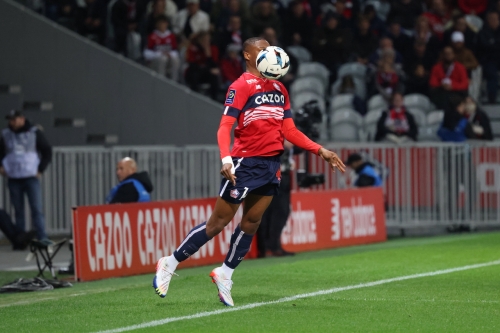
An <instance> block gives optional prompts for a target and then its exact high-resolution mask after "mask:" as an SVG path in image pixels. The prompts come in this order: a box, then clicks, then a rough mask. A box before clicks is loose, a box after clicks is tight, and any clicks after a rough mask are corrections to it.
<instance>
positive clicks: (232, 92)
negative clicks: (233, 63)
mask: <svg viewBox="0 0 500 333" xmlns="http://www.w3.org/2000/svg"><path fill="white" fill-rule="evenodd" d="M234 97H236V90H235V89H231V90H229V93H228V94H227V98H226V104H233V102H234Z"/></svg>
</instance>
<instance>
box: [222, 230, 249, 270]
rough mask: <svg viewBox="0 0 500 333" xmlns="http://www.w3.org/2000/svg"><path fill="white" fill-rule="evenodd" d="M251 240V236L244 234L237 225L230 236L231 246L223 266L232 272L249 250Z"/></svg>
mask: <svg viewBox="0 0 500 333" xmlns="http://www.w3.org/2000/svg"><path fill="white" fill-rule="evenodd" d="M252 239H253V235H249V234H246V233H244V232H243V231H242V230H241V228H240V225H239V224H238V226H237V227H236V229H235V230H234V233H233V235H232V236H231V245H230V246H229V252H228V253H227V255H226V260H224V265H225V266H226V267H228V268H230V269H233V270H234V269H235V268H236V267H237V266H238V265H239V264H240V262H241V261H242V260H243V258H244V257H245V256H246V254H247V253H248V251H249V250H250V244H252ZM223 267H224V266H223ZM226 275H227V272H226ZM231 275H232V274H231Z"/></svg>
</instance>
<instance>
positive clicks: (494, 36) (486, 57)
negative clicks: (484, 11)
mask: <svg viewBox="0 0 500 333" xmlns="http://www.w3.org/2000/svg"><path fill="white" fill-rule="evenodd" d="M477 50H478V53H479V61H480V62H481V65H482V66H483V73H484V77H485V78H486V88H487V91H488V101H489V102H490V103H496V99H497V91H498V69H500V19H499V14H498V13H497V12H490V13H488V15H487V16H486V24H485V25H484V26H483V29H481V31H480V32H479V34H478V36H477Z"/></svg>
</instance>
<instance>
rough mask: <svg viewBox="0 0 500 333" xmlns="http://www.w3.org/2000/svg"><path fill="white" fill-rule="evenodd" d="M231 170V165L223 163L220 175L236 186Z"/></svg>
mask: <svg viewBox="0 0 500 333" xmlns="http://www.w3.org/2000/svg"><path fill="white" fill-rule="evenodd" d="M232 168H233V165H232V164H231V163H225V164H224V165H223V166H222V169H221V170H220V174H221V175H223V176H224V178H226V179H227V180H229V181H230V182H231V184H233V186H236V176H235V175H234V174H233V173H232V172H231V169H232Z"/></svg>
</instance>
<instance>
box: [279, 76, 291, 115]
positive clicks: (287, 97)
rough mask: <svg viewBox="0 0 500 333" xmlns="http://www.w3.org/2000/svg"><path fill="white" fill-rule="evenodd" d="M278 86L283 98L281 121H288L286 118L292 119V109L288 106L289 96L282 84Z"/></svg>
mask: <svg viewBox="0 0 500 333" xmlns="http://www.w3.org/2000/svg"><path fill="white" fill-rule="evenodd" d="M280 85H281V87H282V88H281V89H283V95H284V96H285V106H284V107H283V110H284V115H283V119H288V118H292V110H291V109H292V107H291V105H290V96H289V95H288V91H287V90H286V88H285V86H284V85H283V84H281V82H280Z"/></svg>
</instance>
